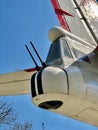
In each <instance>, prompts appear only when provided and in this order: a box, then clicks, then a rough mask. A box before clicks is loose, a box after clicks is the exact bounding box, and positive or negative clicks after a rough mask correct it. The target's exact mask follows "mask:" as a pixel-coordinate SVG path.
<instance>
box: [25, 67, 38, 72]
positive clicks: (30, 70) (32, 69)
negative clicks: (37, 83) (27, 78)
mask: <svg viewBox="0 0 98 130" xmlns="http://www.w3.org/2000/svg"><path fill="white" fill-rule="evenodd" d="M24 71H26V72H33V71H37V70H36V68H29V69H25V70H24Z"/></svg>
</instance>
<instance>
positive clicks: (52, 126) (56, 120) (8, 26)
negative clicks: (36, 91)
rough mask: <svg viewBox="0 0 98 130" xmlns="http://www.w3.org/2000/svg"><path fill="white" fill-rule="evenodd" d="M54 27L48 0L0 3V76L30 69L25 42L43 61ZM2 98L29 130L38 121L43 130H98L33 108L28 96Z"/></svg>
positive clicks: (38, 129) (35, 129)
mask: <svg viewBox="0 0 98 130" xmlns="http://www.w3.org/2000/svg"><path fill="white" fill-rule="evenodd" d="M56 25H59V23H58V21H57V18H56V16H55V13H54V11H53V8H52V5H51V3H50V0H0V45H1V47H0V60H1V64H0V74H2V73H8V72H13V71H16V70H23V69H27V68H31V67H34V64H33V62H32V60H31V58H30V57H29V55H28V53H27V51H26V49H25V47H24V46H25V44H29V41H32V42H33V43H34V44H35V46H36V48H37V50H38V52H39V54H40V55H41V57H42V59H43V60H45V58H46V56H47V53H48V49H49V45H50V41H49V39H48V35H47V34H48V30H49V29H50V28H51V27H53V26H56ZM34 57H35V58H36V56H35V54H34ZM38 63H39V61H38ZM0 99H1V100H2V97H1V98H0ZM6 99H7V101H8V102H13V103H14V104H13V108H14V109H15V110H16V111H17V112H18V113H19V116H18V120H19V121H21V122H24V121H32V124H33V130H41V124H42V122H44V123H45V127H46V130H65V129H66V130H87V129H89V130H98V128H96V127H93V126H91V125H87V124H84V123H81V122H78V121H76V120H73V119H70V118H67V117H64V116H61V115H57V114H54V113H50V112H47V111H45V110H41V109H39V108H37V107H35V106H34V105H33V104H32V103H31V97H30V96H29V95H25V96H9V97H6Z"/></svg>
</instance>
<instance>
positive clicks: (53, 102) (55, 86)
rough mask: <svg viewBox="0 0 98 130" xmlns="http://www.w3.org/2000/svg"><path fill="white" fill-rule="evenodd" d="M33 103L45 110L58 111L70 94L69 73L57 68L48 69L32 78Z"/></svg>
mask: <svg viewBox="0 0 98 130" xmlns="http://www.w3.org/2000/svg"><path fill="white" fill-rule="evenodd" d="M31 86H32V87H31V92H32V98H33V103H34V104H35V105H37V106H38V107H41V108H43V109H57V108H59V107H60V106H62V104H63V102H64V101H63V98H62V97H63V95H67V94H68V81H67V73H66V72H65V70H63V69H60V68H57V67H46V68H44V69H42V70H40V71H39V72H37V73H36V74H34V75H33V76H32V79H31Z"/></svg>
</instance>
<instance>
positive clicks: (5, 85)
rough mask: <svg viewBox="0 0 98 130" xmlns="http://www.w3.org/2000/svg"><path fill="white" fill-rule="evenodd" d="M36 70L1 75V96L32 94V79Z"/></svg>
mask: <svg viewBox="0 0 98 130" xmlns="http://www.w3.org/2000/svg"><path fill="white" fill-rule="evenodd" d="M35 72H36V69H33V68H32V69H26V70H23V71H17V72H12V73H8V74H3V75H0V96H7V95H19V94H29V93H30V78H31V76H32V75H33V74H34V73H35Z"/></svg>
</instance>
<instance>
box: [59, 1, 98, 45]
mask: <svg viewBox="0 0 98 130" xmlns="http://www.w3.org/2000/svg"><path fill="white" fill-rule="evenodd" d="M59 4H60V6H61V8H62V9H63V10H66V11H68V12H69V13H70V14H72V15H73V16H74V17H70V16H68V15H64V17H65V19H66V21H67V23H68V25H69V28H70V30H71V32H72V33H73V34H75V35H76V36H78V37H80V38H83V40H85V41H87V42H89V43H91V44H93V45H95V44H96V42H95V40H94V39H93V37H92V35H91V34H90V32H89V30H88V28H87V27H86V25H85V24H84V22H83V20H81V19H80V17H81V16H79V12H78V9H76V5H75V4H74V2H73V1H72V0H66V1H65V0H59Z"/></svg>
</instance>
